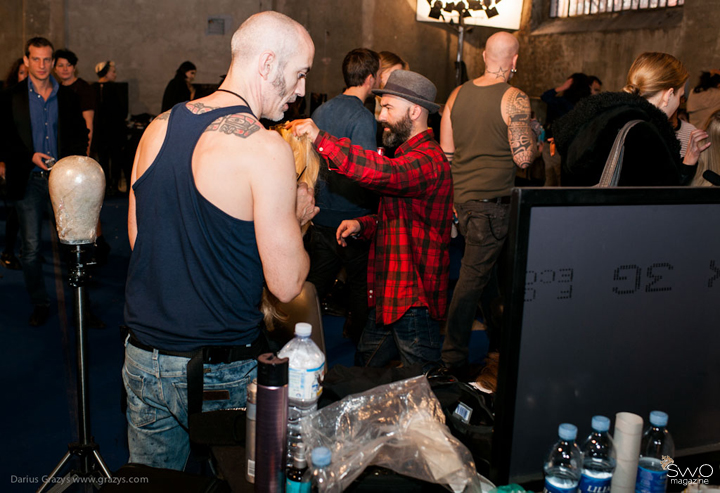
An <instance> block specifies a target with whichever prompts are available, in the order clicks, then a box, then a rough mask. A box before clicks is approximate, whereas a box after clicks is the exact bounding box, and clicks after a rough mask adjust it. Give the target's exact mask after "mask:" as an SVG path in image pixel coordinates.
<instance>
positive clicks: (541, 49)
mask: <svg viewBox="0 0 720 493" xmlns="http://www.w3.org/2000/svg"><path fill="white" fill-rule="evenodd" d="M547 2H548V0H533V1H530V0H526V1H525V5H524V9H523V20H522V25H521V29H520V31H518V33H517V36H518V38H519V40H520V43H521V54H520V60H519V64H518V69H519V72H518V74H517V76H516V78H515V79H514V82H513V83H514V84H515V85H517V86H518V87H520V88H522V89H524V90H525V91H526V92H527V93H528V94H530V95H531V96H538V95H540V94H541V93H542V92H543V91H544V90H545V89H548V88H550V87H555V86H557V85H559V84H560V83H562V81H564V79H565V78H566V77H567V76H568V75H569V74H571V73H572V72H576V71H583V72H586V73H591V74H594V75H597V76H599V77H600V78H601V79H603V81H604V83H605V89H606V90H617V89H619V88H621V87H622V86H623V85H624V83H625V82H624V80H625V75H626V73H627V69H628V68H629V67H630V64H631V63H632V60H633V59H634V58H635V56H637V54H639V53H640V52H642V51H646V50H654V51H667V52H669V53H672V54H674V55H676V56H678V57H680V58H681V59H682V60H683V61H684V62H685V63H686V65H687V66H688V68H689V69H690V71H691V74H692V77H691V83H693V84H694V81H695V80H696V77H697V73H698V72H699V71H700V70H701V69H708V68H711V67H715V68H720V38H719V37H718V36H717V26H718V25H720V22H718V21H720V2H719V1H717V0H713V1H702V2H701V1H697V0H688V1H687V5H685V6H684V7H682V8H681V9H679V10H677V11H676V12H675V14H674V15H670V16H665V14H661V15H660V17H658V16H657V15H656V16H655V17H652V16H650V17H648V16H645V15H643V14H640V15H635V16H629V15H626V14H623V15H617V14H608V15H605V16H603V17H601V18H597V19H591V20H578V19H572V20H560V21H553V20H551V19H548V18H547V15H546V12H547V10H548V6H547ZM269 9H273V10H277V11H280V12H283V13H286V14H288V15H290V16H291V17H293V18H295V19H297V20H298V21H300V22H301V23H303V24H304V25H305V26H306V27H307V28H308V30H309V32H310V34H311V35H312V37H313V39H314V40H315V45H316V55H315V62H314V67H313V70H312V72H311V74H310V77H309V79H308V92H323V93H327V94H328V95H329V96H331V97H332V96H333V95H335V94H337V93H339V92H340V91H341V90H342V89H343V81H342V77H341V72H340V66H341V63H342V59H343V57H344V55H345V53H347V52H348V51H349V50H351V49H353V48H356V47H359V46H366V47H370V48H373V49H375V50H377V51H382V50H388V51H393V52H396V53H398V54H399V55H400V56H402V57H403V58H405V59H406V60H407V61H408V62H409V63H410V66H411V69H412V70H416V71H418V72H420V73H422V74H424V75H426V76H428V77H429V78H430V79H432V80H433V81H434V82H435V83H436V85H437V86H438V100H444V99H445V98H446V97H447V95H448V94H449V92H450V91H451V90H452V88H453V86H454V65H453V62H454V59H455V54H456V51H457V35H456V34H455V32H454V31H453V30H452V28H451V27H449V26H444V25H439V24H424V23H418V22H416V21H415V0H316V1H314V2H309V1H307V0H242V1H241V0H203V1H202V2H198V1H196V0H121V1H117V0H92V1H90V0H3V1H2V2H0V73H3V72H4V71H6V70H7V69H8V68H9V66H10V64H11V63H12V61H13V59H14V58H15V57H16V56H21V55H22V48H23V45H24V42H25V40H26V39H27V38H29V37H30V36H33V35H45V36H47V37H48V38H50V39H51V41H53V42H54V43H55V45H56V47H63V46H66V47H68V48H70V49H71V50H73V51H75V52H76V53H77V55H78V56H79V58H80V62H79V64H78V68H79V70H80V75H81V76H82V77H84V78H85V79H86V80H88V81H90V82H92V81H94V80H96V78H95V74H94V72H93V67H94V65H95V64H96V63H97V62H99V61H102V60H106V59H112V60H115V62H116V64H117V69H118V80H121V81H127V82H129V86H130V110H131V112H132V113H141V112H149V113H157V112H158V111H159V109H160V101H161V98H162V92H163V90H164V87H165V85H166V84H167V82H168V80H169V79H170V78H172V76H173V74H174V72H175V69H176V68H177V67H178V65H179V64H180V63H181V62H182V61H184V60H191V61H193V62H194V63H195V64H196V65H197V67H198V76H197V79H196V81H197V82H200V83H217V82H218V81H219V78H220V76H221V75H223V74H224V73H225V71H226V69H227V67H228V65H229V62H230V58H229V56H230V48H229V45H230V38H231V35H232V32H233V31H234V30H235V28H236V27H237V26H238V25H239V24H240V23H241V22H242V21H243V20H244V19H245V18H247V17H248V16H249V15H252V14H253V13H255V12H258V11H261V10H269ZM678 14H679V15H678ZM209 16H227V17H228V18H229V19H230V21H229V28H228V31H227V33H226V34H225V35H224V36H217V35H215V36H210V35H206V28H207V19H208V17H209ZM663 16H664V17H663ZM665 17H667V18H665ZM573 31H574V32H573ZM494 32H495V30H494V29H490V28H482V27H475V28H474V29H473V30H472V32H470V33H468V34H467V35H466V38H465V47H464V53H465V61H466V64H467V68H468V74H469V76H470V77H476V76H478V75H480V73H481V72H482V70H483V64H482V58H481V53H482V49H483V47H484V44H485V40H486V39H487V38H488V37H489V36H490V35H491V34H493V33H494Z"/></svg>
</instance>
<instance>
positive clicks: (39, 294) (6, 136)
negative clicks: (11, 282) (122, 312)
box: [0, 38, 88, 326]
mask: <svg viewBox="0 0 720 493" xmlns="http://www.w3.org/2000/svg"><path fill="white" fill-rule="evenodd" d="M24 62H25V65H26V66H27V67H28V78H27V79H25V80H24V81H22V82H20V83H19V84H17V85H16V86H15V87H14V88H12V89H11V90H10V91H8V92H7V93H6V94H4V95H3V98H2V101H1V102H0V149H1V151H0V152H2V153H3V155H2V156H0V157H2V159H0V161H4V162H5V163H6V180H7V194H8V198H9V199H10V200H13V201H15V205H16V208H17V213H18V218H19V220H20V234H21V238H22V266H23V274H24V276H25V287H26V288H27V290H28V294H29V295H30V301H31V303H32V304H33V306H34V308H33V312H32V315H31V316H30V321H29V322H30V325H33V326H38V325H42V324H44V323H45V321H46V320H47V317H48V313H49V307H50V300H49V297H48V293H47V289H46V288H45V281H44V279H43V275H42V264H41V262H40V239H41V231H42V219H43V214H44V213H45V212H46V211H48V210H49V205H50V194H49V192H48V181H47V179H48V174H49V170H48V166H47V165H46V164H45V163H46V161H47V160H48V159H51V158H53V159H56V160H59V159H61V158H63V157H65V156H70V155H75V154H77V155H85V151H86V149H87V145H88V130H87V127H86V126H85V121H84V120H83V117H82V112H81V111H80V104H79V101H78V99H77V96H76V95H75V94H74V93H73V92H72V90H70V89H67V88H65V87H63V86H61V85H60V84H58V83H57V81H55V79H54V78H53V77H52V76H51V74H52V70H53V46H52V43H50V41H48V40H47V39H45V38H32V39H30V40H29V41H28V42H27V44H26V45H25V58H24Z"/></svg>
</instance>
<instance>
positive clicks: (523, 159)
mask: <svg viewBox="0 0 720 493" xmlns="http://www.w3.org/2000/svg"><path fill="white" fill-rule="evenodd" d="M506 105H507V106H506V107H505V109H506V112H507V115H508V118H509V120H510V122H509V123H508V140H509V142H510V150H511V151H512V155H513V161H515V164H516V165H517V166H518V167H520V168H527V167H528V166H530V165H531V164H532V162H533V161H534V160H535V156H536V145H535V134H534V133H533V131H532V128H531V127H530V98H528V97H527V95H526V94H525V93H523V92H522V91H518V90H516V91H515V93H514V94H512V95H511V96H510V98H509V99H508V101H507V103H506Z"/></svg>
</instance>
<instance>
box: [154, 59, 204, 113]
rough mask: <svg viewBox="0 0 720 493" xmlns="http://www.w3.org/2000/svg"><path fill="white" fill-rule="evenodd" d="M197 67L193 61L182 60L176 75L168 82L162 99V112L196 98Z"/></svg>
mask: <svg viewBox="0 0 720 493" xmlns="http://www.w3.org/2000/svg"><path fill="white" fill-rule="evenodd" d="M196 74H197V68H196V67H195V64H194V63H192V62H182V63H181V64H180V66H179V67H178V69H177V70H176V71H175V77H174V78H173V79H172V80H170V82H168V85H167V87H166V88H165V93H164V94H163V99H162V108H161V110H160V112H161V113H165V112H166V111H167V110H169V109H172V107H173V106H175V105H176V104H178V103H184V102H185V101H192V100H193V98H195V88H194V87H193V85H192V83H193V80H195V75H196Z"/></svg>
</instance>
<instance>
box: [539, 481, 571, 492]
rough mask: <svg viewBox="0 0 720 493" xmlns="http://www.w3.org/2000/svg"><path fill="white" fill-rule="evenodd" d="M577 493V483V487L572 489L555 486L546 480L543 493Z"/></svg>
mask: <svg viewBox="0 0 720 493" xmlns="http://www.w3.org/2000/svg"><path fill="white" fill-rule="evenodd" d="M576 491H577V483H575V485H574V486H572V487H570V488H563V487H561V486H555V485H554V484H551V483H550V482H549V481H548V480H545V488H543V493H570V492H572V493H575V492H576Z"/></svg>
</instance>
